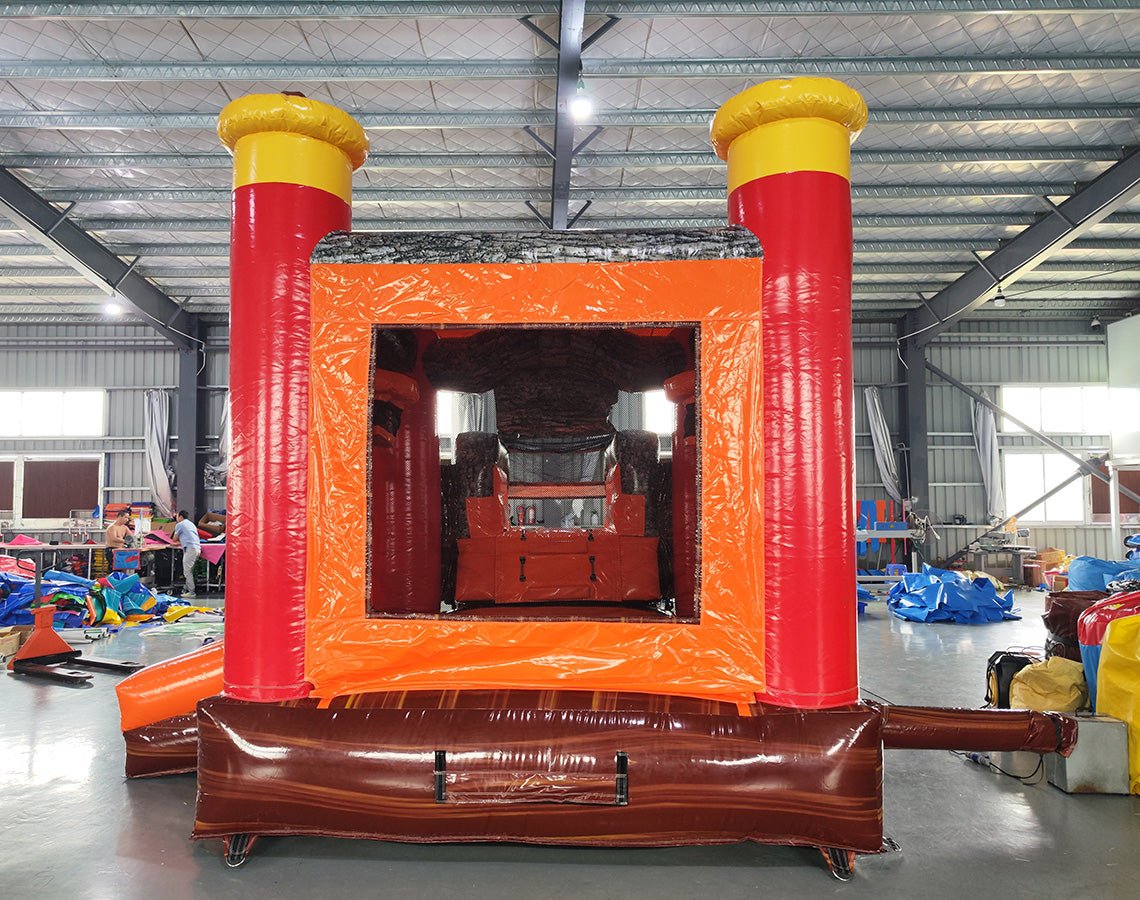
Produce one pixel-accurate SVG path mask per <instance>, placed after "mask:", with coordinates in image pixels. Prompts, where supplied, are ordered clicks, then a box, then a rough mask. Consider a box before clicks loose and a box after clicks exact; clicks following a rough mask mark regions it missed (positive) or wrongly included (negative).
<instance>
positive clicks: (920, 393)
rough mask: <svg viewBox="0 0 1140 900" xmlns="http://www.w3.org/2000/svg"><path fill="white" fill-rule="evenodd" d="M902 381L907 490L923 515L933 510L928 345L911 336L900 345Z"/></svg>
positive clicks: (919, 512) (912, 503) (911, 504)
mask: <svg viewBox="0 0 1140 900" xmlns="http://www.w3.org/2000/svg"><path fill="white" fill-rule="evenodd" d="M900 353H901V356H902V363H903V371H902V379H901V380H902V381H903V382H904V383H905V385H906V389H905V390H904V391H903V392H902V395H903V396H902V410H901V413H902V415H901V417H900V421H901V422H902V438H903V442H904V443H905V444H906V452H905V453H904V456H903V458H904V461H905V462H906V473H905V474H906V491H907V495H908V496H909V497H910V498H911V501H910V508H911V509H912V510H913V511H914V512H915V513H917V514H918V515H920V516H924V515H927V514H928V513H929V512H930V452H929V443H930V441H929V436H928V432H929V430H930V428H929V420H928V417H927V408H926V349H925V348H924V347H922V346H921V345H919V344H917V343H915V342H914V341H912V340H908V341H904V342H903V343H902V345H901V347H900Z"/></svg>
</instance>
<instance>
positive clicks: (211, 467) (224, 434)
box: [206, 391, 230, 487]
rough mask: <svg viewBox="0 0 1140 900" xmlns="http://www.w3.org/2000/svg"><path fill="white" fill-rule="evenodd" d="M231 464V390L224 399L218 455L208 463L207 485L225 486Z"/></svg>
mask: <svg viewBox="0 0 1140 900" xmlns="http://www.w3.org/2000/svg"><path fill="white" fill-rule="evenodd" d="M229 465H230V392H229V391H226V395H225V397H224V398H223V399H222V421H221V423H220V428H219V431H218V457H217V460H216V461H215V462H208V463H206V486H207V487H225V486H226V479H227V476H228V473H229Z"/></svg>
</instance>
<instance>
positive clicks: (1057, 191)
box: [41, 181, 1073, 204]
mask: <svg viewBox="0 0 1140 900" xmlns="http://www.w3.org/2000/svg"><path fill="white" fill-rule="evenodd" d="M1072 190H1073V183H1072V182H1027V183H1023V184H1022V183H1018V184H972V183H970V182H961V181H955V182H945V183H934V184H855V185H853V186H852V188H851V195H852V197H854V198H855V199H872V200H879V199H892V198H897V197H1040V196H1054V197H1056V196H1061V197H1065V196H1068V195H1069V194H1070V193H1072ZM41 193H42V194H43V196H44V197H45V198H47V199H49V200H58V201H61V202H80V203H218V204H228V203H229V202H230V191H229V189H228V188H118V187H116V188H46V189H44V190H43V191H41ZM590 197H591V199H593V200H624V201H629V202H639V201H641V202H646V201H652V202H684V201H705V200H707V201H716V202H718V203H722V204H723V202H724V188H723V187H720V186H717V185H712V186H705V185H701V186H695V187H639V186H635V187H607V188H595V189H592V190H591V192H590ZM353 199H354V200H355V201H356V202H357V204H361V203H459V202H464V201H471V202H483V203H516V202H523V201H526V200H531V201H535V200H546V199H548V194H547V192H546V191H545V190H543V189H542V188H537V187H536V188H526V187H497V188H485V187H484V188H454V187H440V188H434V187H431V188H359V189H357V190H356V191H354V192H353Z"/></svg>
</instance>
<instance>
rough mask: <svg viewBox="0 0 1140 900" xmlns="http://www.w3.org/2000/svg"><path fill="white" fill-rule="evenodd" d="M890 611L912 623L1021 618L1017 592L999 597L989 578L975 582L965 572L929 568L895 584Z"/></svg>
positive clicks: (889, 599) (889, 597)
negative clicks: (1016, 607)
mask: <svg viewBox="0 0 1140 900" xmlns="http://www.w3.org/2000/svg"><path fill="white" fill-rule="evenodd" d="M887 609H889V610H890V611H891V613H892V614H894V615H895V616H897V617H898V618H900V619H906V620H907V621H909V622H955V623H957V624H959V625H984V624H986V623H988V622H1001V621H1003V620H1005V619H1020V618H1021V616H1019V615H1018V614H1017V612H1018V611H1017V610H1015V609H1014V608H1013V591H1006V592H1005V593H1004V594H999V593H998V592H997V588H995V587H994V585H993V582H991V581H990V580H989V579H987V578H975V579H974V580H973V581H971V580H970V579H969V578H967V577H966V576H965V575H963V574H962V573H961V572H948V571H946V570H945V569H936V568H934V567H933V566H926V565H924V566H923V567H922V571H921V572H908V573H907V574H906V575H903V577H902V581H900V582H898V583H896V584H893V585H891V590H890V593H889V594H888V595H887Z"/></svg>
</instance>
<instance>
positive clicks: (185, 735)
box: [123, 691, 1077, 778]
mask: <svg viewBox="0 0 1140 900" xmlns="http://www.w3.org/2000/svg"><path fill="white" fill-rule="evenodd" d="M509 693H510V696H511V697H512V698H513V699H512V702H513V703H516V704H522V705H528V704H530V705H533V704H535V703H540V702H542V703H545V704H546V705H547V706H558V705H560V704H565V703H567V702H569V703H571V706H570V707H567V708H573V707H572V704H573V702H574V700H573V698H575V697H577V696H578V695H576V694H574V693H573V692H571V693H565V692H563V693H546V694H542V695H539V694H537V693H536V692H520V691H513V692H509ZM493 696H497V697H498V698H499V699H500V700H502V699H504V698H505V696H506V694H503V693H500V694H497V695H493ZM590 696H591V697H592V698H593V700H592V702H593V703H594V704H595V705H597V704H598V703H601V704H602V705H603V707H604V708H607V709H610V711H616V710H617V709H618V707H619V704H622V703H624V707H627V708H630V709H636V708H639V707H641V706H644V705H645V700H642V701H640V702H633V703H631V702H630V701H629V699H628V698H624V699H623V695H621V694H592V695H590ZM400 698H402V700H401V699H400ZM432 701H435V702H436V704H437V705H438V703H440V702H444V703H446V704H448V705H455V704H457V703H462V704H465V705H472V704H474V705H476V706H479V705H483V706H486V705H487V704H488V703H489V701H488V700H487V698H486V696H485V695H484V694H483V693H482V692H467V693H465V694H463V695H459V694H440V693H436V692H419V693H417V694H413V695H400V694H376V695H365V696H356V697H344V698H338V699H337V700H335V701H333V704H332V708H342V707H344V706H362V705H363V706H374V705H384V704H388V705H400V703H403V704H405V705H406V704H407V703H409V702H420V703H426V702H432ZM670 702H671V704H672V705H673V706H677V705H678V704H681V705H682V706H684V705H686V704H694V703H696V704H698V706H699V708H701V709H703V710H705V711H706V713H710V714H736V709H735V707H730V706H726V705H724V704H709V703H705V704H699V703H698V701H692V700H686V699H684V698H672V699H671V701H670ZM288 705H291V706H315V705H316V701H314V700H298V701H291V702H290V704H288ZM872 705H873V704H872ZM879 709H880V712H881V714H882V717H883V731H882V733H883V745H884V746H885V747H886V748H887V749H908V750H979V751H990V752H993V751H1002V750H1029V751H1033V752H1037V753H1051V752H1053V751H1059V752H1060V753H1061V754H1062V755H1064V756H1068V755H1069V753H1071V752H1072V748H1073V746H1074V745H1075V743H1076V737H1077V723H1076V720H1075V719H1073V718H1072V717H1071V716H1063V715H1059V714H1056V713H1038V712H1029V711H1027V710H989V709H985V710H978V709H945V708H938V707H916V706H882V707H879ZM123 738H124V740H125V741H126V750H127V753H126V775H127V777H128V778H147V777H153V776H157V775H177V774H184V773H188V772H193V771H195V770H196V769H197V767H198V716H197V714H196V713H190V714H188V715H184V716H174V717H173V718H169V719H163V720H162V721H159V722H155V723H154V724H153V725H147V726H145V727H143V728H136V729H133V730H131V731H127V732H124V734H123Z"/></svg>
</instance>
